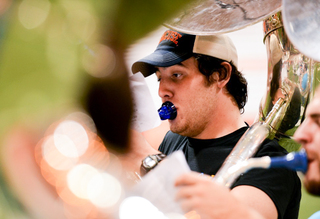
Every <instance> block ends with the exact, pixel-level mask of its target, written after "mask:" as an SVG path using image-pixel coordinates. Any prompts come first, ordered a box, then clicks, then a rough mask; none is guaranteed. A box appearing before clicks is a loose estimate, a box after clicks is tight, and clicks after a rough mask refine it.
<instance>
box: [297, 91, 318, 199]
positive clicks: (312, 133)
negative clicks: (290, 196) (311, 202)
mask: <svg viewBox="0 0 320 219" xmlns="http://www.w3.org/2000/svg"><path fill="white" fill-rule="evenodd" d="M294 138H295V140H296V141H298V142H299V143H301V144H302V146H303V147H304V148H305V149H306V152H307V155H308V170H307V173H306V175H305V178H304V185H305V187H306V189H307V191H308V192H310V193H311V194H314V195H320V90H319V89H318V90H317V93H316V95H315V96H314V98H313V100H312V102H311V103H310V104H309V105H308V107H307V111H306V119H305V120H304V121H303V123H302V124H301V125H300V127H299V128H298V129H297V131H296V132H295V134H294Z"/></svg>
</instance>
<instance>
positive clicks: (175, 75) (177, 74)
mask: <svg viewBox="0 0 320 219" xmlns="http://www.w3.org/2000/svg"><path fill="white" fill-rule="evenodd" d="M181 75H182V74H180V73H174V74H172V76H173V77H175V78H178V77H180V76H181Z"/></svg>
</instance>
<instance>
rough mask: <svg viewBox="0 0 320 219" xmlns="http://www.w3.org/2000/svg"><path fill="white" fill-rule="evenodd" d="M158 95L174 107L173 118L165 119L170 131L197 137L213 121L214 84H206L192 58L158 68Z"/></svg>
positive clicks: (215, 101)
mask: <svg viewBox="0 0 320 219" xmlns="http://www.w3.org/2000/svg"><path fill="white" fill-rule="evenodd" d="M156 74H157V77H158V80H159V83H160V84H159V96H160V97H161V99H162V101H163V102H165V101H170V102H172V103H173V104H174V105H175V106H176V108H177V117H176V118H175V119H174V120H169V123H170V129H171V131H173V132H175V133H178V134H180V135H184V136H188V137H194V138H201V133H202V132H203V130H205V129H206V127H207V125H208V124H209V123H210V122H212V121H214V112H215V108H216V104H218V103H217V97H216V95H215V94H216V92H217V91H216V90H217V89H216V85H215V83H213V84H212V85H210V86H209V85H207V84H206V78H205V76H204V75H203V74H201V73H200V72H199V70H198V67H197V61H196V59H195V58H194V57H192V58H189V59H187V60H185V61H183V62H182V63H180V64H177V65H173V66H170V67H158V71H157V72H156Z"/></svg>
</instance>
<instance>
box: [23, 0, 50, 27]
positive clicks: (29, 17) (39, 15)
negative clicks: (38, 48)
mask: <svg viewBox="0 0 320 219" xmlns="http://www.w3.org/2000/svg"><path fill="white" fill-rule="evenodd" d="M50 6H51V4H50V2H49V1H48V0H23V1H22V2H21V4H20V7H19V20H20V22H21V24H22V25H23V26H24V27H25V28H27V29H33V28H36V27H38V26H40V25H41V24H42V23H43V22H44V21H45V20H46V19H47V17H48V14H49V11H50Z"/></svg>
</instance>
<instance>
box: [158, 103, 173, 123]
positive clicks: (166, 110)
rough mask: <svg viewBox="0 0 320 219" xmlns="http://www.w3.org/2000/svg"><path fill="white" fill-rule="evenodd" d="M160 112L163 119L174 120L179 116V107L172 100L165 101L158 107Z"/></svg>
mask: <svg viewBox="0 0 320 219" xmlns="http://www.w3.org/2000/svg"><path fill="white" fill-rule="evenodd" d="M158 113H159V116H160V119H161V120H166V119H169V120H174V119H175V118H176V117H177V109H176V107H175V106H174V104H173V103H171V102H170V101H166V102H164V103H163V104H162V106H161V107H160V109H158Z"/></svg>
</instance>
